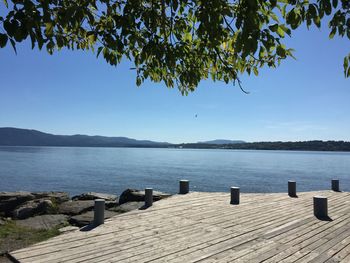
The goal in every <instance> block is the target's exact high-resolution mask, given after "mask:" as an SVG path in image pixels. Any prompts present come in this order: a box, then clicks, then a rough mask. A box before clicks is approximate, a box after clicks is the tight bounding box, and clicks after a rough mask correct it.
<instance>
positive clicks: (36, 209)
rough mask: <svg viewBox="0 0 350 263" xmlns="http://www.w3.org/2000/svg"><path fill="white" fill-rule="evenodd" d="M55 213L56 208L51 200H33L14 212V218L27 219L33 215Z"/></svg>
mask: <svg viewBox="0 0 350 263" xmlns="http://www.w3.org/2000/svg"><path fill="white" fill-rule="evenodd" d="M50 213H55V208H54V205H53V203H52V202H51V200H46V199H39V200H31V201H28V202H26V203H24V204H22V205H20V206H19V207H18V208H16V209H15V210H13V212H12V216H13V217H14V218H17V219H26V218H28V217H31V216H33V215H41V214H50Z"/></svg>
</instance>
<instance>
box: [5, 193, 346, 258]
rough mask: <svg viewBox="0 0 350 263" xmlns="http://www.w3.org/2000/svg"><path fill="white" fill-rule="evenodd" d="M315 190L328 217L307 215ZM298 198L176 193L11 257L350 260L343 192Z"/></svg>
mask: <svg viewBox="0 0 350 263" xmlns="http://www.w3.org/2000/svg"><path fill="white" fill-rule="evenodd" d="M316 194H322V195H325V196H327V197H328V199H329V205H330V206H329V212H330V213H329V214H330V215H331V216H332V218H333V219H334V220H333V221H332V222H325V221H320V220H317V219H316V218H314V217H313V213H312V196H313V195H316ZM298 196H299V198H289V197H288V196H287V194H286V193H280V194H242V195H241V200H242V203H241V204H240V205H238V206H232V205H230V204H229V199H230V196H229V193H196V192H191V193H189V194H187V195H176V196H173V197H170V198H168V199H165V200H162V201H159V202H157V203H155V204H154V205H153V206H152V207H151V208H150V209H147V210H138V211H132V212H130V213H126V214H122V215H119V216H116V217H114V218H111V219H109V220H106V223H105V224H104V225H102V226H100V227H98V228H96V229H94V230H92V231H90V232H77V233H68V234H65V235H62V236H58V237H56V238H53V239H50V240H48V241H45V242H42V243H39V244H37V245H34V246H32V247H29V248H25V249H21V250H18V251H14V252H12V253H11V255H12V256H13V257H14V258H16V259H17V260H19V262H23V263H25V262H36V263H44V262H51V263H56V262H72V263H78V262H94V263H95V262H96V263H98V262H186V263H187V262H207V263H208V262H261V261H263V260H265V261H266V262H284V261H285V262H294V261H296V262H299V261H300V262H305V261H311V262H326V261H327V262H339V261H344V260H345V261H344V262H350V261H346V260H348V259H349V254H350V237H349V235H350V227H349V223H350V213H349V212H350V210H349V208H348V205H349V203H350V194H349V193H346V192H343V193H335V192H332V191H321V192H306V193H299V194H298ZM291 215H293V216H292V217H291ZM265 261H264V262H265Z"/></svg>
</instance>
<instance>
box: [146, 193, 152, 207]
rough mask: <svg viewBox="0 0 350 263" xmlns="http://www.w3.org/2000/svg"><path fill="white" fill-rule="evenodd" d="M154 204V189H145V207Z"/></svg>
mask: <svg viewBox="0 0 350 263" xmlns="http://www.w3.org/2000/svg"><path fill="white" fill-rule="evenodd" d="M152 204H153V189H152V188H146V189H145V207H150V206H152Z"/></svg>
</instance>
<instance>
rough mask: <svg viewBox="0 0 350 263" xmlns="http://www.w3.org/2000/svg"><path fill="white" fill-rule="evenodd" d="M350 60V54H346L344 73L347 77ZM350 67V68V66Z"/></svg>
mask: <svg viewBox="0 0 350 263" xmlns="http://www.w3.org/2000/svg"><path fill="white" fill-rule="evenodd" d="M349 60H350V55H349V56H346V57H345V58H344V64H343V67H344V75H345V77H346V78H347V77H349V74H348V73H349V70H348V68H349ZM349 69H350V68H349Z"/></svg>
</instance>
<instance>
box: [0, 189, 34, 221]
mask: <svg viewBox="0 0 350 263" xmlns="http://www.w3.org/2000/svg"><path fill="white" fill-rule="evenodd" d="M34 198H35V197H34V195H32V194H31V193H29V192H0V215H2V216H10V215H11V214H12V211H13V210H14V209H15V208H16V207H17V206H19V205H21V204H23V203H25V202H27V201H30V200H33V199H34Z"/></svg>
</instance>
